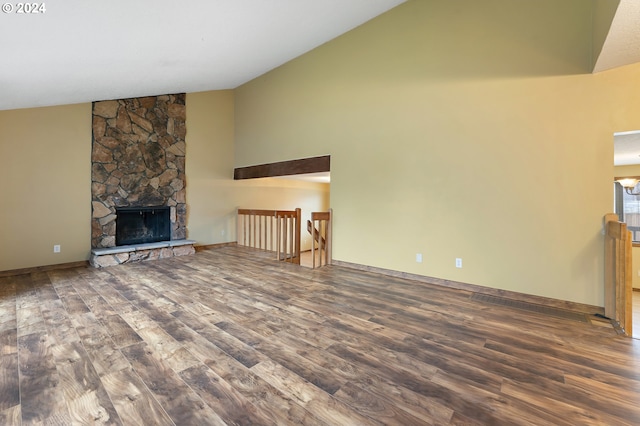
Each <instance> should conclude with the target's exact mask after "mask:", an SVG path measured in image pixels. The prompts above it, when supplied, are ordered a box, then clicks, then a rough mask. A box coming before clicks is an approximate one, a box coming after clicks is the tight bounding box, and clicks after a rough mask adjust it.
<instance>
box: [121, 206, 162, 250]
mask: <svg viewBox="0 0 640 426" xmlns="http://www.w3.org/2000/svg"><path fill="white" fill-rule="evenodd" d="M169 240H171V218H170V208H169V207H165V206H156V207H125V208H116V246H124V245H133V244H145V243H155V242H159V241H169Z"/></svg>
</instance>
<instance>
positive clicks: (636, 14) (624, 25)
mask: <svg viewBox="0 0 640 426" xmlns="http://www.w3.org/2000/svg"><path fill="white" fill-rule="evenodd" d="M636 62H640V1H638V0H621V1H620V4H619V5H618V9H617V10H616V14H615V17H614V18H613V22H612V23H611V28H610V29H609V34H608V35H607V38H606V40H605V42H604V46H603V48H602V52H600V55H599V56H598V59H597V61H596V64H595V67H594V69H593V71H594V72H599V71H604V70H608V69H611V68H616V67H620V66H622V65H629V64H633V63H636Z"/></svg>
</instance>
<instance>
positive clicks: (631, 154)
mask: <svg viewBox="0 0 640 426" xmlns="http://www.w3.org/2000/svg"><path fill="white" fill-rule="evenodd" d="M613 146H614V148H613V152H614V154H613V165H614V166H629V165H632V164H640V130H634V131H631V132H620V133H615V134H614V135H613Z"/></svg>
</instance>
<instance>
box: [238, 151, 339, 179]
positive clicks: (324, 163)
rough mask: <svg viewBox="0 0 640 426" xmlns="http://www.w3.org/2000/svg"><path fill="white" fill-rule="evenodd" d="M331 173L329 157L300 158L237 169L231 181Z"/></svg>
mask: <svg viewBox="0 0 640 426" xmlns="http://www.w3.org/2000/svg"><path fill="white" fill-rule="evenodd" d="M328 171H331V156H330V155H323V156H321V157H312V158H302V159H300V160H290V161H281V162H278V163H268V164H259V165H257V166H248V167H238V168H236V169H234V170H233V179H234V180H240V179H256V178H264V177H274V176H289V175H300V174H305V173H318V172H328Z"/></svg>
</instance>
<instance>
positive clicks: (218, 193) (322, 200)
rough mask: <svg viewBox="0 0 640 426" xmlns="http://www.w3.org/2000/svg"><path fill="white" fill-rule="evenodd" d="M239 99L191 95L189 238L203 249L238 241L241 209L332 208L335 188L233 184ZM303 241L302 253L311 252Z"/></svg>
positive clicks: (226, 94) (284, 182)
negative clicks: (236, 106) (331, 193)
mask: <svg viewBox="0 0 640 426" xmlns="http://www.w3.org/2000/svg"><path fill="white" fill-rule="evenodd" d="M233 162H234V94H233V92H232V91H217V92H201V93H190V94H188V95H187V160H186V168H187V211H188V230H189V235H188V238H191V239H194V240H196V241H197V242H198V244H201V245H208V244H217V243H224V242H230V241H236V209H237V208H255V209H282V210H287V209H295V208H297V207H299V208H301V209H302V214H303V216H302V217H303V219H304V222H305V223H306V219H308V218H310V212H311V211H325V210H326V209H328V208H329V185H328V184H318V183H310V182H301V181H294V180H288V179H279V178H278V179H276V178H269V179H251V180H243V181H234V180H233V168H234V166H233ZM310 241H311V239H310V237H309V236H308V234H306V232H304V233H303V235H302V244H301V245H302V249H303V250H305V249H307V248H310V247H311V246H310Z"/></svg>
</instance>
